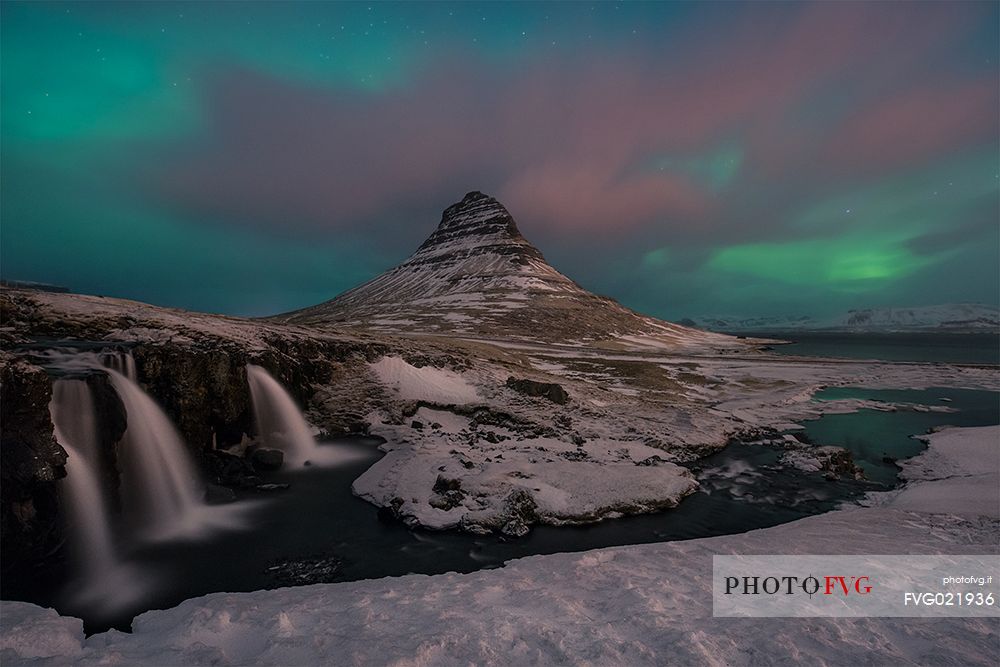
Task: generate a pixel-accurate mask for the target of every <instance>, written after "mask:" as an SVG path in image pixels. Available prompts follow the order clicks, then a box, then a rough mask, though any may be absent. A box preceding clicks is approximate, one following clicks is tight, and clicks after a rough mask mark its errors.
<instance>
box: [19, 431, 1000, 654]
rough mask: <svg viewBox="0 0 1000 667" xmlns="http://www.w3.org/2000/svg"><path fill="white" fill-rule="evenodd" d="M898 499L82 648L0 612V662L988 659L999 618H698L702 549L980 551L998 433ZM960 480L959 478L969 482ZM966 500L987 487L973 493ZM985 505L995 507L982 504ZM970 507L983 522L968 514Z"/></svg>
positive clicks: (286, 598) (60, 621)
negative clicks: (983, 498) (940, 487)
mask: <svg viewBox="0 0 1000 667" xmlns="http://www.w3.org/2000/svg"><path fill="white" fill-rule="evenodd" d="M928 440H929V444H930V448H929V450H928V452H927V453H925V454H923V455H921V456H920V457H917V458H915V459H914V460H913V462H912V463H911V465H908V466H907V467H906V469H905V470H904V475H905V477H906V478H907V479H908V483H907V485H906V487H905V488H904V491H903V493H901V494H898V495H894V496H887V497H886V498H883V499H882V501H883V504H882V505H881V506H879V507H873V508H863V509H853V510H843V511H837V512H831V513H828V514H825V515H821V516H815V517H810V518H807V519H803V520H800V521H796V522H793V523H788V524H784V525H782V526H777V527H774V528H768V529H764V530H756V531H752V532H749V533H745V534H742V535H732V536H725V537H715V538H707V539H698V540H689V541H681V542H667V543H661V544H649V545H642V546H631V547H618V548H613V549H600V550H595V551H590V552H584V553H575V554H556V555H550V556H535V557H531V558H524V559H521V560H517V561H513V562H510V563H508V564H507V565H505V566H504V567H503V568H500V569H496V570H486V571H480V572H475V573H472V574H465V575H459V574H445V575H438V576H423V575H410V576H405V577H397V578H385V579H379V580H373V581H361V582H353V583H345V584H323V585H315V586H307V587H301V588H286V589H280V590H276V591H258V592H254V593H238V594H227V593H217V594H213V595H208V596H205V597H202V598H197V599H193V600H188V601H186V602H184V603H182V604H181V605H179V606H177V607H176V608H173V609H169V610H165V611H151V612H147V613H145V614H143V615H141V616H139V617H138V618H137V619H136V620H135V622H134V625H133V632H132V633H131V634H124V633H120V632H117V631H110V632H106V633H102V634H99V635H94V636H92V637H89V638H84V636H83V631H82V624H81V622H80V621H79V620H77V619H73V618H67V617H60V616H58V615H57V614H56V613H55V612H53V611H51V610H45V609H42V608H40V607H36V606H34V605H30V604H26V603H18V602H4V603H2V605H0V611H2V616H0V626H2V632H0V659H2V661H3V664H5V665H71V664H72V665H75V664H80V665H98V664H101V665H136V664H144V665H209V664H212V665H250V664H254V665H258V664H259V665H289V666H291V665H320V664H338V665H340V664H346V665H370V664H378V665H382V664H391V665H468V664H503V665H528V664H591V665H612V664H613V665H661V664H680V665H688V664H691V665H695V664H697V665H703V664H708V665H744V664H753V665H777V664H823V665H858V664H875V665H903V664H949V665H980V664H981V665H995V664H996V661H997V657H998V655H1000V639H998V637H1000V619H997V618H978V619H972V618H965V619H958V618H954V619H942V618H938V619H905V618H859V619H848V618H841V619H825V618H796V619H791V618H790V619H774V618H770V619H734V618H714V617H713V616H712V592H711V581H712V555H714V554H774V553H786V554H855V553H867V554H934V553H945V554H991V553H997V552H998V550H1000V527H998V522H997V520H998V517H1000V496H998V494H1000V489H998V487H997V486H996V485H993V494H992V495H991V496H990V498H989V502H984V503H983V505H982V506H981V507H979V508H977V509H976V510H975V512H970V511H969V508H968V506H967V504H966V502H965V500H964V499H963V497H962V495H961V494H955V493H951V492H948V493H943V494H942V493H936V492H935V493H918V492H919V491H920V490H921V489H933V488H934V485H935V484H937V483H938V482H939V481H949V482H950V483H952V484H953V485H956V486H955V487H952V488H953V489H954V488H960V487H961V486H962V485H964V484H974V485H975V484H976V480H977V478H978V477H980V476H982V475H993V476H994V478H995V476H996V475H1000V456H998V447H1000V427H987V428H977V429H952V430H946V431H943V432H940V433H938V434H934V435H932V436H930V437H929V438H928ZM966 473H970V474H968V475H967V474H966ZM979 491H983V489H982V488H979ZM990 503H992V504H990ZM979 511H983V512H985V514H982V515H981V514H977V513H978V512H979Z"/></svg>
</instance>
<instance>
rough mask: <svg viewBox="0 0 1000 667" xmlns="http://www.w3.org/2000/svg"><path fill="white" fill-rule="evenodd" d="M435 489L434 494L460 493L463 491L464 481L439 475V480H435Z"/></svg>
mask: <svg viewBox="0 0 1000 667" xmlns="http://www.w3.org/2000/svg"><path fill="white" fill-rule="evenodd" d="M433 488H434V493H446V492H448V491H460V490H461V489H462V480H460V479H457V478H450V477H445V476H444V475H438V476H437V479H436V480H434V487H433Z"/></svg>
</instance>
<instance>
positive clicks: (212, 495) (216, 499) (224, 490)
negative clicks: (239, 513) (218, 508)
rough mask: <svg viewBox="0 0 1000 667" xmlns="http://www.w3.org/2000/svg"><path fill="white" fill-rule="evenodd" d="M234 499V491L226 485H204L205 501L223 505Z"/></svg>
mask: <svg viewBox="0 0 1000 667" xmlns="http://www.w3.org/2000/svg"><path fill="white" fill-rule="evenodd" d="M234 500H236V493H235V492H234V491H233V490H232V489H230V488H229V487H227V486H219V485H218V484H206V485H205V502H207V503H208V504H210V505H224V504H225V503H231V502H233V501H234Z"/></svg>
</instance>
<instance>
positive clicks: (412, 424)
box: [410, 419, 424, 430]
mask: <svg viewBox="0 0 1000 667" xmlns="http://www.w3.org/2000/svg"><path fill="white" fill-rule="evenodd" d="M423 427H424V423H423V422H418V421H417V420H416V419H414V420H413V421H411V422H410V428H415V429H417V430H420V429H422V428H423Z"/></svg>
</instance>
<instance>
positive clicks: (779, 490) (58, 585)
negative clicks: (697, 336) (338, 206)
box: [2, 388, 1000, 632]
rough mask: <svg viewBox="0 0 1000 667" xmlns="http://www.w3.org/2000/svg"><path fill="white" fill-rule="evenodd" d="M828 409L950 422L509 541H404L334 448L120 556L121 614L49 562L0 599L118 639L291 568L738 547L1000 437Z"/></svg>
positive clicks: (969, 400) (406, 534)
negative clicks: (744, 536)
mask: <svg viewBox="0 0 1000 667" xmlns="http://www.w3.org/2000/svg"><path fill="white" fill-rule="evenodd" d="M837 398H869V399H875V400H880V401H889V402H913V403H924V404H929V405H947V406H949V407H951V408H954V409H956V410H958V411H957V412H950V413H941V412H929V413H922V412H912V411H898V412H878V411H872V410H864V411H861V412H858V413H853V414H847V415H827V416H824V417H821V418H819V419H816V420H813V421H809V422H807V423H806V424H805V426H806V429H805V433H806V435H807V436H808V437H809V439H810V440H811V441H812V442H814V443H816V444H833V445H840V446H844V447H847V448H848V449H850V450H851V451H852V453H853V454H854V456H855V458H856V460H857V461H858V463H859V464H860V465H862V466H863V467H864V468H865V471H866V474H867V475H868V477H869V479H870V481H867V480H866V481H854V480H838V481H827V480H826V479H824V478H823V477H822V475H820V474H818V473H807V472H803V471H799V470H795V469H789V468H786V467H784V466H781V465H779V464H778V459H779V457H780V454H781V452H780V451H779V450H777V449H774V448H771V447H767V446H762V445H752V444H743V443H735V444H733V445H731V446H729V447H727V448H726V449H725V450H723V451H721V452H719V453H717V454H715V455H713V456H710V457H708V458H705V459H702V460H700V461H698V462H696V463H695V464H693V465H692V466H691V468H692V470H693V471H694V472H695V474H696V475H697V476H698V478H699V481H700V482H701V488H700V489H699V490H698V491H697V492H696V493H694V494H693V495H691V496H689V497H688V498H686V499H685V500H684V501H683V502H682V503H681V504H680V506H679V507H677V508H676V509H673V510H669V511H666V512H661V513H658V514H650V515H642V516H635V517H626V518H622V519H617V520H614V521H606V522H604V523H600V524H596V525H591V526H578V527H558V528H557V527H547V526H539V527H536V528H535V529H534V530H532V532H531V533H530V534H529V535H527V536H526V537H524V538H520V539H508V538H504V537H501V536H488V537H479V536H471V535H467V534H462V533H458V532H451V531H447V532H429V531H413V530H409V529H408V528H406V527H405V526H404V525H403V524H401V523H398V522H395V521H389V522H386V521H383V520H380V518H379V516H378V512H377V509H376V508H375V507H374V506H372V505H370V504H369V503H367V502H365V501H363V500H360V499H358V498H356V497H354V496H353V495H352V493H351V482H352V481H353V480H354V479H356V478H357V477H358V476H359V475H360V474H361V473H362V472H363V471H364V470H366V469H367V468H368V467H370V466H371V464H372V463H374V462H375V461H376V460H377V459H378V458H379V457H380V456H381V453H380V452H379V451H378V449H377V442H376V441H374V440H372V439H363V438H355V439H348V440H341V441H337V442H333V443H328V444H326V445H325V446H328V447H338V448H341V449H343V450H344V451H345V453H351V454H353V455H354V457H353V458H352V459H351V460H350V461H349V462H347V463H343V464H341V465H339V466H337V467H329V468H319V467H313V468H305V469H300V470H297V471H278V472H275V473H270V474H268V475H267V479H266V481H268V482H275V483H287V484H289V485H290V488H289V489H288V490H286V491H277V492H273V493H270V494H256V493H255V494H244V495H242V496H241V497H240V498H239V499H238V500H237V502H236V503H230V505H228V507H235V508H242V511H240V512H239V513H238V514H239V516H240V518H241V519H242V520H243V521H244V522H245V523H246V526H245V527H244V528H242V529H233V530H225V531H220V532H217V533H215V534H213V535H211V536H209V537H208V538H205V539H202V540H191V541H176V542H173V543H167V544H162V543H161V544H158V545H155V546H146V547H132V548H130V549H128V550H127V553H126V554H125V558H126V560H127V562H128V563H129V564H130V566H132V567H133V568H135V570H136V571H137V572H139V573H140V574H141V580H142V582H143V584H144V586H145V587H146V590H145V592H144V593H143V595H142V596H141V597H140V598H139V599H137V600H136V601H135V602H134V603H133V604H129V605H126V606H123V607H119V608H117V609H114V610H113V611H106V612H101V611H97V610H95V609H94V608H93V607H88V606H80V605H77V604H73V603H72V602H70V601H68V600H67V599H66V597H65V595H64V590H65V587H66V585H67V583H68V582H69V579H70V578H71V575H70V571H69V569H68V567H67V563H66V562H65V560H63V559H62V558H60V557H58V556H57V557H55V558H53V559H51V560H50V561H49V562H48V563H46V564H44V565H43V566H40V567H37V568H33V569H31V570H28V571H20V572H15V573H10V574H8V575H7V576H5V577H4V579H3V582H2V587H3V591H2V593H3V597H4V599H23V600H28V601H31V602H35V603H37V604H42V605H45V606H53V607H55V608H56V609H59V610H60V611H61V612H63V613H69V614H73V615H76V616H81V617H83V618H84V619H85V621H86V628H87V630H88V631H89V632H94V631H99V630H103V629H106V628H108V627H118V628H122V629H127V628H128V627H129V625H130V622H131V619H132V618H133V617H134V616H135V615H136V614H138V613H141V612H143V611H146V610H149V609H157V608H166V607H170V606H173V605H176V604H177V603H179V602H181V601H182V600H185V599H187V598H191V597H195V596H198V595H204V594H206V593H211V592H218V591H252V590H259V589H263V588H275V587H279V586H282V585H285V582H284V581H283V580H282V579H281V577H280V576H279V573H280V572H281V571H283V570H282V569H281V567H280V566H281V565H282V564H287V563H288V562H289V561H293V562H294V561H299V560H303V559H305V560H310V559H311V560H314V561H317V560H323V559H328V560H331V561H335V562H336V564H337V571H336V573H335V575H334V576H332V577H329V578H327V579H326V580H336V581H351V580H358V579H368V578H378V577H384V576H394V575H403V574H408V573H423V574H437V573H442V572H449V571H457V572H471V571H474V570H478V569H483V568H491V567H498V566H500V565H501V564H502V563H503V562H505V561H507V560H510V559H512V558H519V557H522V556H530V555H535V554H547V553H557V552H566V551H582V550H587V549H594V548H599V547H607V546H617V545H626V544H640V543H648V542H660V541H665V540H678V539H691V538H697V537H708V536H715V535H726V534H732V533H740V532H744V531H747V530H752V529H755V528H764V527H768V526H773V525H777V524H780V523H785V522H788V521H792V520H795V519H799V518H802V517H805V516H808V515H812V514H818V513H821V512H825V511H829V510H831V509H834V508H835V507H837V506H838V505H839V504H840V503H843V502H845V501H846V502H850V501H852V500H854V499H856V498H858V497H860V496H861V495H862V494H864V493H865V492H867V491H872V490H880V489H884V488H887V487H889V486H891V485H893V484H895V483H896V481H897V479H896V473H897V468H896V467H895V466H894V465H892V464H891V463H886V462H884V461H883V457H885V456H889V457H892V458H905V457H908V456H912V455H914V454H916V453H918V452H919V451H921V450H922V449H923V447H924V445H923V443H922V442H920V441H918V440H914V439H913V438H911V437H910V436H912V435H914V434H919V433H924V432H926V431H927V430H928V429H930V428H933V427H936V426H942V425H945V424H953V425H959V426H977V425H986V424H995V423H1000V414H998V412H1000V395H998V394H996V393H993V392H981V391H967V390H953V389H928V390H924V391H912V390H903V391H897V390H869V389H858V388H837V389H827V390H825V391H823V392H821V393H820V394H819V395H818V397H817V399H818V400H831V399H837ZM943 399H950V401H945V400H943Z"/></svg>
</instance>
